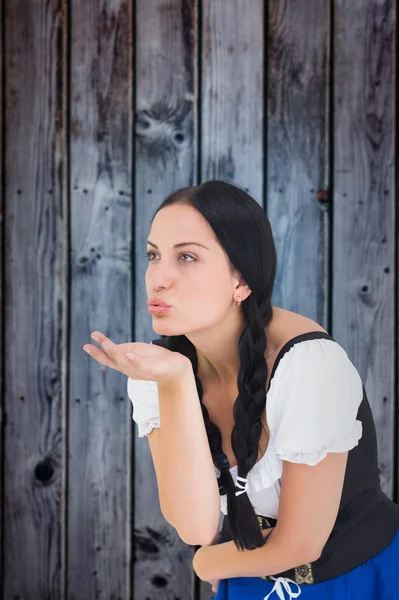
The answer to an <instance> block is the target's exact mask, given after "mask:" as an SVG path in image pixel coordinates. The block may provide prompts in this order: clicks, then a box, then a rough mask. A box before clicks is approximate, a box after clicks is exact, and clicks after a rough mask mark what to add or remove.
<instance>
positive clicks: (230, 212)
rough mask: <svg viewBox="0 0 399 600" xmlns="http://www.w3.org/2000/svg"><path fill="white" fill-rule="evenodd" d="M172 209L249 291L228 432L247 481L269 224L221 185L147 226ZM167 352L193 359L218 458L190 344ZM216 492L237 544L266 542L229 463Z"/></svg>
mask: <svg viewBox="0 0 399 600" xmlns="http://www.w3.org/2000/svg"><path fill="white" fill-rule="evenodd" d="M172 204H187V205H190V206H192V207H193V208H195V209H196V210H197V211H198V212H199V213H200V214H201V215H202V216H203V217H204V219H205V220H206V221H207V222H208V224H209V225H210V227H211V228H212V230H213V232H214V234H215V236H216V238H217V241H218V242H219V244H220V245H221V247H222V248H223V249H224V250H225V252H226V254H227V257H228V260H229V263H230V269H236V270H237V271H238V272H239V274H240V275H241V276H242V277H243V278H244V280H245V282H246V283H247V284H248V286H249V287H250V289H251V290H252V293H251V294H250V295H249V296H248V297H247V298H246V299H245V300H243V301H242V303H241V307H242V310H243V312H244V315H245V317H246V320H247V324H246V326H245V328H244V329H243V331H242V333H241V335H240V339H239V355H240V370H239V373H238V377H237V385H238V396H237V398H236V400H235V403H234V406H233V416H234V422H235V425H234V427H233V431H232V434H231V446H232V449H233V452H234V455H235V457H236V459H237V471H238V473H237V475H238V476H239V477H244V478H245V477H246V476H247V474H248V472H249V471H250V470H251V469H252V467H253V466H254V464H255V463H256V462H257V458H258V446H259V440H260V436H261V431H262V423H261V415H262V412H263V410H264V408H265V403H266V378H267V374H268V368H267V363H266V360H265V357H264V354H265V350H266V345H267V340H266V335H265V331H264V328H265V327H266V326H267V325H268V324H269V323H270V321H271V319H272V316H273V310H272V305H271V296H272V292H273V285H274V279H275V274H276V266H277V259H276V250H275V245H274V241H273V235H272V230H271V226H270V222H269V220H268V218H267V216H266V214H265V212H264V210H263V208H262V207H261V206H260V205H259V204H258V202H257V201H256V200H255V199H254V198H252V196H250V195H249V194H247V193H246V192H245V191H244V190H243V189H242V188H240V187H239V186H237V185H234V184H231V183H228V182H225V181H218V180H212V181H206V182H204V183H202V184H200V185H197V186H191V187H184V188H181V189H179V190H177V191H175V192H173V193H172V194H170V195H169V196H168V197H167V198H166V199H165V200H164V201H163V202H162V204H161V205H160V206H159V207H158V209H157V210H156V212H155V214H154V216H153V217H152V220H151V222H152V221H153V219H154V218H155V215H156V214H157V213H158V212H159V211H160V210H162V209H163V208H165V207H166V206H170V205H172ZM166 347H167V348H168V349H169V350H174V351H178V352H181V353H183V354H185V355H186V356H188V357H189V358H190V360H191V362H192V365H193V372H194V375H195V381H196V385H197V390H198V397H199V399H200V402H201V408H202V414H203V417H204V423H205V428H206V433H207V436H208V441H209V446H210V450H211V453H212V456H213V458H214V460H215V461H218V460H219V459H220V457H221V456H223V450H222V444H221V434H220V430H219V428H218V427H217V426H216V425H215V424H214V423H212V421H211V420H210V418H209V413H208V410H207V408H206V407H205V405H204V404H203V402H202V385H201V381H200V379H199V377H198V376H197V370H198V360H197V353H196V350H195V347H194V345H193V344H192V343H191V342H190V340H188V338H187V337H186V336H184V335H179V336H167V340H166ZM226 458H227V457H226ZM219 466H221V465H219ZM219 491H220V494H221V495H223V494H226V493H227V513H228V514H227V519H228V528H229V530H230V533H231V537H232V539H233V541H234V542H235V544H236V547H237V548H241V549H244V548H246V549H249V550H252V549H254V548H259V547H261V546H263V545H264V543H265V539H264V537H263V534H262V531H261V528H260V525H259V521H258V518H257V516H256V514H255V511H254V509H253V506H252V504H251V502H250V500H249V498H248V496H247V494H246V493H243V494H240V495H238V496H236V495H235V492H236V487H235V485H234V481H233V479H232V476H231V473H230V470H229V464H228V462H227V464H226V465H225V466H224V467H223V468H221V474H220V478H219Z"/></svg>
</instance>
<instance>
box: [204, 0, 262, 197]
mask: <svg viewBox="0 0 399 600" xmlns="http://www.w3.org/2000/svg"><path fill="white" fill-rule="evenodd" d="M202 11H203V19H202V52H201V59H202V61H201V62H202V74H201V75H202V97H201V123H202V126H201V149H202V156H201V178H202V181H204V180H207V179H224V180H228V181H231V182H233V183H235V184H238V185H240V186H241V187H243V188H244V189H246V190H247V191H248V192H249V193H250V194H251V195H252V196H254V197H255V199H256V200H257V201H258V202H259V203H260V204H263V201H264V199H263V183H264V173H263V153H264V151H265V149H264V147H263V141H264V140H263V125H264V113H263V100H264V99H263V80H264V64H263V52H264V35H263V25H264V12H263V2H262V0H252V1H251V2H247V1H246V0H234V2H231V1H230V0H221V1H219V2H212V1H211V0H203V3H202Z"/></svg>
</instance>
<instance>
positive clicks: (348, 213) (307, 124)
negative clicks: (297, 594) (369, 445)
mask: <svg viewBox="0 0 399 600" xmlns="http://www.w3.org/2000/svg"><path fill="white" fill-rule="evenodd" d="M333 4H334V20H333V25H334V27H335V29H334V31H333V32H332V33H333V35H334V39H333V42H334V46H333V47H334V54H333V56H332V57H331V58H332V61H333V66H334V82H333V83H334V90H333V94H332V101H333V106H332V107H330V105H329V99H328V96H329V86H330V81H329V70H328V69H329V67H328V65H329V59H330V56H329V39H328V36H329V23H330V15H329V14H328V7H327V5H328V3H322V2H319V1H318V0H308V1H307V2H306V9H305V8H304V6H302V5H301V3H294V2H289V1H288V0H270V2H269V3H268V7H269V12H268V14H267V15H264V14H263V5H264V3H263V2H261V0H254V1H251V2H250V3H248V2H246V1H245V0H235V1H234V2H227V0H225V1H220V2H210V0H203V2H202V4H201V7H202V9H201V11H198V8H199V7H198V3H197V1H196V0H190V1H188V2H184V3H181V2H178V1H177V0H172V1H169V2H166V0H147V1H144V0H137V1H136V3H135V12H134V14H133V6H134V4H133V3H132V2H126V1H124V0H107V1H106V2H102V3H93V2H78V1H77V0H74V1H72V0H71V1H70V2H68V0H62V1H61V0H51V1H50V2H48V3H47V4H45V5H44V4H43V3H38V2H34V1H33V0H26V1H24V2H22V0H13V1H12V2H11V0H8V1H7V0H6V1H5V2H4V3H0V24H1V19H2V12H1V11H2V7H3V6H4V9H5V10H4V19H5V24H4V32H5V40H4V42H5V55H4V67H5V69H4V74H5V80H4V82H5V90H4V100H5V106H4V107H2V106H1V101H2V98H3V96H0V132H1V135H2V137H1V143H0V158H1V153H2V152H3V153H4V165H5V172H4V173H2V171H1V168H2V165H3V162H2V161H1V160H0V186H2V187H1V189H2V191H3V193H2V194H1V195H0V215H3V214H4V221H3V220H0V223H1V225H2V226H3V227H4V237H3V238H2V239H4V244H5V245H4V248H2V249H1V250H2V252H3V253H4V273H2V275H4V277H3V278H2V279H1V281H3V279H4V281H5V288H4V289H3V290H2V289H0V306H1V308H2V313H3V312H4V320H3V321H2V323H1V324H0V327H1V326H2V325H3V324H4V331H2V332H1V333H3V335H4V338H3V339H4V352H3V356H4V359H5V360H4V362H3V363H2V364H1V365H0V378H2V379H1V381H2V382H3V386H4V387H3V389H4V396H3V398H2V402H1V404H0V452H1V451H2V449H3V445H2V443H3V442H4V453H3V454H0V464H1V466H2V468H3V470H4V484H5V485H4V489H3V490H0V498H2V499H3V500H4V504H3V505H1V503H0V518H1V517H3V518H4V521H3V522H4V529H3V531H1V532H0V540H1V541H0V545H1V548H0V553H1V552H2V558H1V555H0V582H2V583H1V584H0V585H2V589H1V590H0V597H2V598H4V599H5V600H9V599H10V600H16V599H17V598H19V599H20V600H24V599H25V598H29V600H43V599H44V598H51V599H52V600H59V599H62V600H63V599H66V598H68V600H81V599H82V600H83V599H84V600H88V599H91V598H114V599H115V600H116V599H120V600H125V599H126V600H147V599H151V600H156V599H159V600H160V599H164V598H166V599H168V600H176V598H180V599H181V600H183V599H184V600H186V599H188V600H190V599H193V600H194V598H200V599H201V600H207V599H208V598H211V597H212V596H213V594H212V592H211V588H210V586H209V585H208V584H205V583H199V582H198V580H197V578H196V577H195V576H194V573H193V569H192V557H193V554H194V549H193V548H192V547H189V546H187V545H186V544H184V543H183V542H182V541H181V540H180V539H179V537H178V535H177V533H176V531H175V530H174V528H173V527H171V526H170V525H169V524H168V523H167V522H166V521H165V519H164V518H163V516H162V514H161V512H160V509H159V502H158V491H157V484H156V478H155V473H154V468H153V464H152V460H151V456H150V451H149V446H148V441H147V440H146V439H138V437H137V428H136V426H135V424H134V423H133V422H132V408H131V404H130V402H129V400H128V398H127V394H126V385H127V381H126V378H125V377H124V376H122V375H121V374H120V373H118V372H116V371H112V370H110V369H107V368H105V367H101V366H100V365H99V364H98V363H97V362H95V361H94V360H93V359H91V358H90V357H89V356H88V355H86V354H85V353H84V352H83V350H82V346H83V345H84V344H85V343H88V342H90V343H91V339H90V333H91V332H92V331H93V330H95V329H98V330H100V331H102V332H103V333H105V334H106V335H108V336H109V337H110V338H111V339H112V340H113V341H115V342H117V343H122V342H125V341H127V340H137V341H146V342H149V341H150V340H151V339H153V338H155V337H158V334H156V333H155V332H154V330H153V328H152V317H151V315H149V313H148V312H147V305H146V300H147V291H146V288H145V279H144V278H145V270H146V268H147V258H146V248H145V242H146V239H147V235H148V232H149V225H150V219H151V217H152V214H153V212H154V211H155V209H156V208H157V207H158V205H159V204H160V203H161V201H162V200H163V199H164V197H165V196H166V195H167V194H169V193H170V192H171V191H173V190H175V189H177V188H179V187H182V186H184V185H191V184H193V183H197V180H196V172H197V169H198V173H199V174H200V175H199V177H200V180H201V181H202V180H206V179H211V178H221V179H225V180H229V181H232V182H235V183H238V184H239V185H242V186H243V187H244V188H246V189H247V190H248V191H249V192H250V193H251V194H252V195H253V196H254V197H255V198H256V199H257V200H258V201H259V202H260V203H261V204H262V205H263V206H265V209H266V211H267V214H268V216H269V218H270V220H271V223H272V227H273V232H274V236H275V241H276V246H277V251H278V272H277V279H276V287H275V294H274V297H273V303H274V304H275V305H277V306H283V307H285V308H288V309H290V310H293V311H297V312H299V313H301V314H305V315H307V316H309V317H311V318H314V319H315V320H317V321H318V322H320V323H321V324H323V325H324V326H325V327H327V328H330V329H331V332H332V334H333V336H334V337H335V339H337V341H339V343H340V344H342V346H343V347H344V348H345V349H346V351H347V352H348V354H349V356H350V358H351V359H353V361H354V363H355V365H356V366H357V368H358V369H359V372H360V374H361V376H362V378H363V381H364V382H365V387H366V390H367V393H368V396H369V400H370V404H371V405H372V410H373V414H374V418H375V421H376V428H377V437H378V448H379V457H380V468H381V481H382V486H383V489H384V491H385V492H386V493H387V495H388V496H390V497H393V498H394V499H396V501H398V500H399V495H398V492H399V490H398V489H396V490H394V489H393V485H394V469H395V459H396V456H395V454H394V452H395V446H394V441H395V436H398V432H395V431H394V423H395V419H397V411H398V410H399V398H398V391H397V389H395V369H397V364H396V363H397V361H395V352H397V348H396V347H395V332H394V325H395V323H396V319H397V317H398V315H397V313H396V312H395V291H396V289H397V285H398V283H397V282H398V272H397V270H395V268H396V269H397V264H396V267H395V244H396V242H397V240H396V238H395V233H396V232H395V222H396V220H397V215H396V210H395V209H396V203H395V193H397V190H395V186H394V180H395V178H397V177H398V174H397V171H395V168H397V161H396V162H395V156H394V144H395V139H394V127H393V123H394V113H395V61H396V68H397V64H398V61H397V57H396V56H395V35H396V27H397V25H396V23H397V14H396V8H395V7H394V3H393V2H391V1H388V0H377V1H375V2H371V0H370V1H368V2H366V1H365V0H354V1H353V2H351V3H349V2H347V1H345V0H336V1H335V2H334V3H333ZM68 12H69V13H70V17H71V20H70V30H68V23H67V18H66V17H67V14H68ZM198 14H200V15H202V23H201V25H202V27H201V31H202V39H201V40H199V39H198V30H197V25H198V24H197V19H198V16H197V15H198ZM265 19H267V20H268V27H267V29H266V26H265ZM2 32H3V29H2V28H1V27H0V36H1V34H2ZM266 34H268V36H267V35H266ZM266 40H267V42H268V47H267V48H266V49H265V48H264V46H265V44H266ZM1 42H2V40H1V39H0V48H2V44H1ZM264 51H265V52H267V56H266V58H265V59H264ZM199 53H201V54H199ZM199 58H200V61H199V62H198V59H199ZM69 60H70V61H71V64H70V67H71V69H70V79H68V77H67V75H68V62H69ZM199 66H201V71H199ZM1 68H2V61H1V60H0V71H1ZM0 74H1V72H0ZM199 76H200V77H201V84H202V87H201V88H199V86H198V77H199ZM265 77H267V84H268V89H267V95H266V97H265V96H264V78H265ZM199 89H201V93H202V96H201V98H199V99H198V93H199ZM197 100H199V110H200V115H199V114H197ZM68 107H69V109H70V113H68V112H67V108H68ZM264 107H265V108H264ZM2 108H4V109H5V120H4V121H3V122H2V121H1V118H2V115H3V111H2ZM332 109H333V112H334V121H335V122H334V137H333V139H332V140H331V142H332V144H333V155H332V156H329V154H328V146H329V139H328V136H329V119H330V117H331V116H332ZM68 115H69V116H70V121H69V122H67V121H66V119H67V116H68ZM199 116H200V117H201V118H199ZM266 120H267V122H266ZM266 125H267V128H266V127H265V126H266ZM264 133H267V136H266V143H267V147H264V142H265V140H264V138H263V134H264ZM68 135H70V145H69V146H68V145H67V143H66V137H67V136H68ZM132 140H133V142H134V146H133V147H132ZM197 146H198V147H200V149H201V153H200V154H199V155H197ZM199 161H201V162H199ZM332 168H333V171H331V169H332ZM330 171H331V172H330ZM330 178H331V179H332V184H333V185H332V188H331V190H328V184H329V180H330ZM264 190H267V194H266V197H265V194H264ZM323 190H326V192H327V193H326V195H325V196H323V194H321V193H320V192H322V191H323ZM328 192H329V193H328ZM323 198H324V199H323ZM333 210H334V213H333V217H334V218H333V220H332V221H331V227H330V215H332V211H333ZM132 211H134V214H132ZM330 229H331V233H332V239H331V240H330V239H329V231H330ZM1 265H3V263H1ZM1 265H0V269H1ZM330 268H331V273H332V281H330V280H329V277H328V275H329V272H330ZM132 269H133V273H132ZM395 286H396V289H395ZM330 288H331V290H330ZM133 291H134V296H133V294H132V292H133ZM330 291H331V294H330ZM54 340H55V341H54ZM3 380H4V381H3ZM2 435H3V438H1V436H2ZM396 441H397V440H396ZM0 483H1V481H0ZM1 492H3V496H1ZM132 551H133V553H134V554H133V555H132ZM1 569H2V572H1Z"/></svg>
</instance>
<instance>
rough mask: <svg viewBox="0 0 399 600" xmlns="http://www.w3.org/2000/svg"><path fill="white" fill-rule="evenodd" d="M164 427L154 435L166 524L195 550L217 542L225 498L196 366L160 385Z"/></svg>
mask: <svg viewBox="0 0 399 600" xmlns="http://www.w3.org/2000/svg"><path fill="white" fill-rule="evenodd" d="M158 398H159V411H160V422H161V427H160V428H156V429H155V428H154V429H153V430H152V431H151V432H150V434H149V435H148V441H149V444H150V450H151V455H152V459H153V462H154V468H155V472H156V477H157V483H158V492H159V501H160V506H161V511H162V514H163V515H164V517H165V519H166V520H167V521H168V522H169V523H170V524H171V525H173V527H175V529H176V530H177V532H178V534H179V536H180V538H181V539H182V540H183V541H184V542H186V543H187V544H191V545H208V544H210V543H211V542H212V540H213V538H214V536H215V532H216V531H217V526H218V522H219V517H220V495H219V489H218V485H217V478H216V475H215V469H214V465H213V462H212V455H211V452H210V449H209V443H208V438H207V435H206V431H205V425H204V420H203V417H202V411H201V407H200V402H199V398H198V392H197V388H196V384H195V378H194V374H193V372H192V368H191V364H190V365H189V366H188V368H187V371H186V372H185V373H184V375H183V376H182V377H180V378H179V379H178V380H176V381H173V382H162V383H158Z"/></svg>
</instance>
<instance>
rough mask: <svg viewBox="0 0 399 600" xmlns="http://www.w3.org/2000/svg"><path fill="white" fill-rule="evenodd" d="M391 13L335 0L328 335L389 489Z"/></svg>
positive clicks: (379, 5) (392, 400)
mask: <svg viewBox="0 0 399 600" xmlns="http://www.w3.org/2000/svg"><path fill="white" fill-rule="evenodd" d="M395 22H396V14H395V9H394V3H393V2H391V1H390V0H385V1H384V0H380V1H378V2H362V1H360V0H355V1H354V2H349V1H345V0H337V1H336V3H335V33H334V48H335V51H334V72H335V76H334V78H335V86H334V115H335V117H334V120H335V125H334V228H333V262H334V270H333V308H332V310H333V321H334V323H335V326H334V338H335V339H336V340H337V341H339V343H340V344H341V345H342V346H343V347H344V348H345V350H346V351H347V352H348V354H349V355H350V357H351V358H352V360H353V361H354V363H355V365H356V367H357V369H358V370H359V373H360V375H361V377H362V379H363V383H364V385H365V389H366V392H367V395H368V400H369V403H370V405H371V408H372V412H373V416H374V420H375V424H376V429H377V431H378V454H379V464H380V469H381V473H380V479H381V487H382V489H383V491H384V492H385V493H386V494H387V496H388V497H390V498H393V494H394V490H393V477H394V470H393V469H394V460H395V458H394V455H393V436H394V433H395V432H394V416H395V407H396V411H397V409H398V397H397V393H398V390H397V389H395V387H394V377H395V369H396V370H397V359H395V352H396V351H397V349H396V348H395V340H394V335H395V332H394V323H395V317H396V318H397V315H395V286H396V287H397V273H395V267H394V265H395V244H397V238H396V237H395V219H396V209H397V202H396V201H395V197H394V177H395V161H394V137H393V136H394V112H395V71H394V60H395V59H394V48H395V38H394V27H395ZM396 164H397V163H396ZM395 277H396V281H395ZM396 435H397V433H396Z"/></svg>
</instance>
